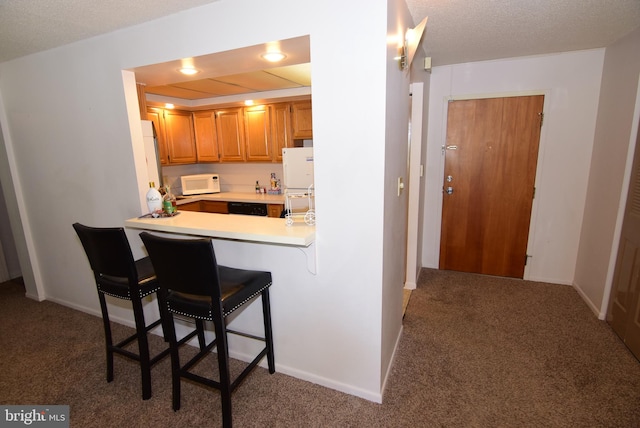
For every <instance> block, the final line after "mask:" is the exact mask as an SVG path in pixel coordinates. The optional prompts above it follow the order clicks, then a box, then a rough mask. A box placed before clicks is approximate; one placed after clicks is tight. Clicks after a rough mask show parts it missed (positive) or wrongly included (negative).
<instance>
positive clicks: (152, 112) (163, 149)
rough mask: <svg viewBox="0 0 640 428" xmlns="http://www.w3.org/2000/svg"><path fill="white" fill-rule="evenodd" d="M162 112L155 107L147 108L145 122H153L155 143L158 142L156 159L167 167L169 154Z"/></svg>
mask: <svg viewBox="0 0 640 428" xmlns="http://www.w3.org/2000/svg"><path fill="white" fill-rule="evenodd" d="M163 114H164V110H162V109H161V108H156V107H149V108H147V120H150V121H152V122H153V127H154V128H155V130H156V141H157V142H158V152H160V153H158V157H159V158H160V164H161V165H167V164H168V163H169V153H168V152H167V142H166V141H167V140H166V133H165V130H164V115H163Z"/></svg>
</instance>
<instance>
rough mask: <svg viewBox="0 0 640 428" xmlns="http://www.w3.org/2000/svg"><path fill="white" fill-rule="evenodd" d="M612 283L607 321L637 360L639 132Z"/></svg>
mask: <svg viewBox="0 0 640 428" xmlns="http://www.w3.org/2000/svg"><path fill="white" fill-rule="evenodd" d="M612 285H613V286H612V289H611V298H610V300H609V310H608V311H607V322H608V323H609V324H610V325H611V328H613V330H614V331H615V332H616V334H617V335H618V336H620V338H621V339H622V340H623V341H624V343H625V344H626V345H627V347H628V348H629V349H630V350H631V352H633V354H634V355H635V356H636V358H638V359H640V132H638V136H637V137H636V150H635V154H634V157H633V168H632V171H631V181H630V184H629V193H628V195H627V205H626V208H625V213H624V219H623V220H622V231H621V235H620V245H619V246H618V256H617V259H616V267H615V270H614V274H613V284H612Z"/></svg>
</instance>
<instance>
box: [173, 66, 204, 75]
mask: <svg viewBox="0 0 640 428" xmlns="http://www.w3.org/2000/svg"><path fill="white" fill-rule="evenodd" d="M178 71H180V73H182V74H186V75H187V76H192V75H194V74H197V73H198V72H199V71H198V70H196V69H195V68H193V67H182V68H181V69H180V70H178Z"/></svg>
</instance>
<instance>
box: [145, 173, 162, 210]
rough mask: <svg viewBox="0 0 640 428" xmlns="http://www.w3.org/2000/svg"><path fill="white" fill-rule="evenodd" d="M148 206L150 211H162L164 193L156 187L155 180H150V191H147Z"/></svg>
mask: <svg viewBox="0 0 640 428" xmlns="http://www.w3.org/2000/svg"><path fill="white" fill-rule="evenodd" d="M147 208H149V212H150V213H152V214H153V213H155V212H158V211H162V195H160V192H158V189H156V185H155V183H154V182H153V181H150V182H149V191H148V192H147Z"/></svg>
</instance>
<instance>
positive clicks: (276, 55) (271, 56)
mask: <svg viewBox="0 0 640 428" xmlns="http://www.w3.org/2000/svg"><path fill="white" fill-rule="evenodd" d="M262 58H264V59H266V60H267V61H269V62H278V61H282V60H283V59H285V58H286V55H285V54H283V53H282V52H267V53H265V54H262Z"/></svg>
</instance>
